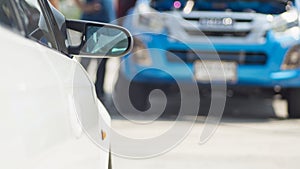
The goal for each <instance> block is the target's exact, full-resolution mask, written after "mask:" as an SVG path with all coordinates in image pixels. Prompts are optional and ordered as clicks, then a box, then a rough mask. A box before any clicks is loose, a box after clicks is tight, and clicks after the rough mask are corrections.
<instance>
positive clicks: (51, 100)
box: [0, 0, 131, 169]
mask: <svg viewBox="0 0 300 169" xmlns="http://www.w3.org/2000/svg"><path fill="white" fill-rule="evenodd" d="M0 34H1V39H0V45H1V63H0V65H1V66H0V76H1V85H0V93H1V94H0V100H1V101H0V112H1V113H0V133H1V139H0V140H1V141H0V149H1V152H0V158H1V162H0V168H7V169H18V168H24V169H46V168H51V169H66V168H72V169H87V168H90V169H101V168H102V169H107V168H111V164H110V122H111V119H110V116H109V114H108V112H107V110H106V109H105V108H104V106H103V105H102V103H101V102H100V101H99V100H98V98H97V96H96V94H95V89H94V85H93V82H92V81H91V80H90V78H89V77H88V75H87V72H86V71H85V70H84V68H83V67H82V66H81V65H80V63H79V62H78V61H77V60H76V59H75V58H74V57H73V55H79V56H81V55H84V56H91V57H118V56H122V55H123V54H126V53H128V51H129V50H130V48H131V36H130V34H129V32H128V31H127V30H125V29H124V28H121V27H118V26H113V25H109V24H103V23H95V22H87V21H78V20H66V19H65V18H64V16H63V15H61V13H59V12H58V11H57V10H55V9H54V8H53V7H52V6H50V5H49V4H48V1H47V0H1V1H0ZM97 146H98V147H97Z"/></svg>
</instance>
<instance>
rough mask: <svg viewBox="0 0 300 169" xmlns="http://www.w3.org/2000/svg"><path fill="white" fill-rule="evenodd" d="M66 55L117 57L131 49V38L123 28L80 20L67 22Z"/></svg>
mask: <svg viewBox="0 0 300 169" xmlns="http://www.w3.org/2000/svg"><path fill="white" fill-rule="evenodd" d="M66 26H67V35H68V42H69V48H68V53H69V54H72V55H80V56H81V57H94V58H103V57H119V56H123V55H126V54H128V53H129V52H130V50H131V49H132V44H133V40H132V36H131V34H130V33H129V32H128V30H126V29H125V28H123V27H120V26H116V25H111V24H106V23H97V22H89V21H80V20H67V22H66Z"/></svg>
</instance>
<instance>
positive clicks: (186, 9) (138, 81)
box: [116, 0, 300, 118]
mask: <svg viewBox="0 0 300 169" xmlns="http://www.w3.org/2000/svg"><path fill="white" fill-rule="evenodd" d="M299 7H300V4H299V1H298V0H295V1H293V0H291V1H281V0H253V1H247V0H237V1H228V0H218V1H217V0H178V1H170V0H140V1H138V2H137V4H136V6H135V7H134V8H133V9H132V10H131V11H130V12H129V13H128V16H127V18H126V19H125V21H124V25H123V26H125V27H127V28H128V29H129V30H130V31H131V33H132V34H133V35H134V38H135V43H136V44H135V47H134V49H133V52H132V54H131V55H129V56H127V57H126V58H123V62H122V65H121V66H122V67H121V70H120V76H119V77H120V78H119V80H118V83H120V82H121V81H129V82H130V83H131V86H133V87H130V88H131V90H130V95H131V97H130V99H131V101H132V103H133V105H134V106H135V107H136V108H137V109H139V110H145V109H147V107H148V103H147V102H148V95H149V91H151V89H154V88H159V89H163V90H164V91H165V92H166V93H176V92H178V87H177V89H176V90H174V82H175V80H176V81H177V82H184V83H192V81H193V80H196V81H197V83H198V85H199V89H200V92H201V93H209V90H210V88H209V87H208V86H209V84H218V82H220V81H222V80H223V79H225V80H226V84H227V88H228V92H227V94H228V95H229V96H230V97H232V96H255V97H256V96H259V97H261V96H264V97H267V98H273V96H274V95H275V94H281V95H282V96H283V98H286V99H287V101H288V113H289V117H290V118H299V117H300V104H298V99H299V98H300V69H299V68H300V53H299V51H300V45H299V37H300V29H299V12H298V11H299ZM218 60H220V61H221V62H222V67H220V65H219V66H218ZM187 67H188V68H187ZM191 72H192V73H191ZM208 72H210V74H209V73H208ZM118 83H117V85H116V89H118V86H120V84H118ZM175 88H176V87H175ZM119 91H120V90H119ZM204 95H205V94H204Z"/></svg>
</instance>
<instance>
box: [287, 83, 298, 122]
mask: <svg viewBox="0 0 300 169" xmlns="http://www.w3.org/2000/svg"><path fill="white" fill-rule="evenodd" d="M287 102H288V114H289V118H300V89H298V88H294V89H289V90H288V95H287Z"/></svg>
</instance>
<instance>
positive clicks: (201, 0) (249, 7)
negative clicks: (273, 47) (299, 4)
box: [151, 0, 294, 14]
mask: <svg viewBox="0 0 300 169" xmlns="http://www.w3.org/2000/svg"><path fill="white" fill-rule="evenodd" d="M188 1H190V3H188ZM293 3H294V0H291V1H288V0H152V1H151V6H152V7H153V8H154V9H156V10H158V11H171V10H175V9H177V10H183V9H184V8H185V7H186V6H187V4H189V5H190V6H192V10H194V11H232V12H256V13H263V14H280V13H283V12H285V11H286V10H287V8H288V6H292V4H293Z"/></svg>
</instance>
